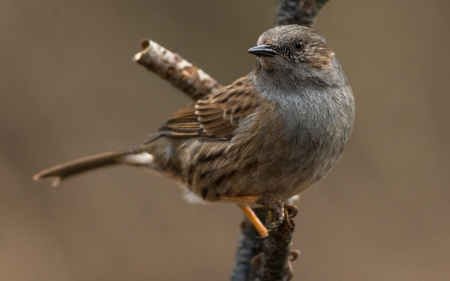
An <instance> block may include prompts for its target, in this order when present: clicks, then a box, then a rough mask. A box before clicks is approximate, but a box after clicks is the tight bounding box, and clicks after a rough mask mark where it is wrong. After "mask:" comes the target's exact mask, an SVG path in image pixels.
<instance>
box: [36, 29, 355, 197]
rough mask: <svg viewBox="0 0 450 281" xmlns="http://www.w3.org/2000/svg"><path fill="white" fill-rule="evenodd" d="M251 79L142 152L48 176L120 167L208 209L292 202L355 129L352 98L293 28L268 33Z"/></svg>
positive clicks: (313, 36)
mask: <svg viewBox="0 0 450 281" xmlns="http://www.w3.org/2000/svg"><path fill="white" fill-rule="evenodd" d="M249 52H250V53H252V54H255V55H256V56H257V65H256V69H255V71H253V72H251V73H250V74H248V75H247V76H245V77H242V78H240V79H238V80H236V81H235V82H234V83H232V84H231V85H229V86H226V87H223V88H222V89H220V90H218V91H217V92H215V93H214V94H211V95H208V96H206V97H204V98H202V99H200V100H198V101H197V102H196V103H193V104H191V105H188V106H187V107H185V108H183V109H181V110H179V111H178V112H176V113H175V114H174V115H173V117H172V118H170V119H169V120H168V121H167V122H166V123H165V124H164V125H163V126H162V127H161V128H160V129H159V131H158V133H157V135H156V136H155V137H153V138H152V139H150V140H147V141H145V142H144V143H143V144H141V145H138V146H135V147H130V148H126V149H121V150H117V151H113V152H106V153H103V154H99V155H95V156H90V157H86V158H82V159H80V160H75V161H73V162H69V163H66V164H62V165H59V166H56V167H54V168H50V169H48V170H45V171H43V172H40V173H38V174H37V175H35V177H34V179H36V180H39V179H43V178H56V179H57V180H58V181H60V180H63V179H65V178H68V177H71V176H73V175H76V174H78V173H81V172H84V171H87V170H91V169H95V168H99V167H103V166H107V165H112V164H118V163H125V164H130V165H135V166H146V167H150V168H152V169H154V170H157V171H159V172H160V173H161V174H163V175H166V176H168V177H171V178H173V179H175V180H177V181H179V182H181V183H183V184H184V185H185V186H186V188H187V191H188V193H190V194H194V195H195V196H197V197H200V198H203V199H204V200H207V201H216V200H220V198H221V197H235V196H241V195H269V196H274V197H277V198H281V199H284V200H285V199H288V198H290V197H292V196H294V195H296V194H298V193H299V192H301V191H303V190H305V189H307V188H308V187H310V186H312V185H313V184H314V183H316V182H317V181H318V180H320V179H322V178H323V177H324V175H325V174H326V172H327V171H329V170H330V169H331V168H332V167H333V165H334V164H335V163H336V162H337V161H338V159H339V158H340V156H341V154H342V152H343V149H344V147H345V145H346V143H347V141H348V138H349V135H350V132H351V130H352V126H353V118H354V117H353V115H354V113H353V112H354V104H353V96H352V93H351V89H350V86H349V84H348V82H347V79H346V77H345V75H344V73H343V72H342V69H341V67H340V65H339V63H338V61H337V60H336V58H335V56H334V53H333V51H331V49H330V48H329V47H328V45H327V43H326V41H325V40H324V39H323V38H322V37H321V36H320V35H318V34H317V33H316V32H315V31H313V30H312V29H309V28H306V27H301V26H297V25H289V26H281V27H276V28H273V29H271V30H268V31H266V32H265V33H263V34H262V35H261V37H260V38H259V40H258V45H257V47H254V48H252V49H250V50H249Z"/></svg>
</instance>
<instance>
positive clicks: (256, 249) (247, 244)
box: [230, 208, 266, 281]
mask: <svg viewBox="0 0 450 281" xmlns="http://www.w3.org/2000/svg"><path fill="white" fill-rule="evenodd" d="M253 211H254V212H255V214H256V215H257V216H258V218H259V219H260V220H261V221H264V220H265V217H266V209H265V208H255V209H253ZM264 240H265V239H262V238H258V232H257V231H256V229H255V228H254V227H253V225H252V224H251V222H250V221H249V220H248V219H247V218H245V219H244V221H243V222H242V224H241V238H240V239H239V243H238V250H237V253H236V259H235V260H234V266H233V271H232V272H231V278H230V280H231V281H247V280H250V279H249V278H250V276H251V273H252V271H253V267H252V263H251V261H252V260H253V258H254V257H255V256H258V255H260V254H261V253H262V250H263V244H264Z"/></svg>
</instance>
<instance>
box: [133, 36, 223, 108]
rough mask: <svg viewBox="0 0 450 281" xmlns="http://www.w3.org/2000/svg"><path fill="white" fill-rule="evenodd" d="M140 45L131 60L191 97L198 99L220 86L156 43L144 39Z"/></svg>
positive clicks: (202, 72) (199, 70) (196, 68)
mask: <svg viewBox="0 0 450 281" xmlns="http://www.w3.org/2000/svg"><path fill="white" fill-rule="evenodd" d="M141 46H142V51H141V52H139V53H137V54H136V55H135V56H134V57H133V61H135V62H137V63H139V64H140V65H143V66H145V67H146V68H147V69H148V70H150V71H153V72H154V73H156V74H158V75H159V76H161V77H162V78H164V79H166V80H167V81H169V82H170V83H171V84H172V85H174V86H175V87H177V88H178V89H179V90H181V91H182V92H184V93H185V94H187V95H188V96H189V97H191V98H192V99H194V100H198V99H200V98H202V97H203V96H205V95H208V94H210V93H213V92H214V91H215V90H217V89H219V88H220V87H222V86H221V85H220V84H219V83H218V82H217V81H216V80H214V79H213V78H211V76H209V75H208V74H206V73H205V72H204V71H203V70H201V69H200V68H198V67H196V66H195V65H193V64H192V63H190V62H188V61H187V60H185V59H183V58H182V57H181V56H180V55H178V54H176V53H173V52H171V51H169V50H167V49H166V48H164V47H163V46H161V45H159V44H158V43H156V42H154V41H152V40H149V39H145V40H143V41H142V43H141Z"/></svg>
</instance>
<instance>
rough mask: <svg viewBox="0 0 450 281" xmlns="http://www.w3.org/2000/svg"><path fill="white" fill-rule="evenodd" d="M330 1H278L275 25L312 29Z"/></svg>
mask: <svg viewBox="0 0 450 281" xmlns="http://www.w3.org/2000/svg"><path fill="white" fill-rule="evenodd" d="M327 2H328V0H278V3H277V15H276V19H275V25H276V26H280V25H287V24H298V25H303V26H307V27H312V25H313V24H314V20H315V19H316V17H317V15H318V13H319V11H320V9H321V8H322V7H323V5H325V3H327Z"/></svg>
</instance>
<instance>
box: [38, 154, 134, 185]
mask: <svg viewBox="0 0 450 281" xmlns="http://www.w3.org/2000/svg"><path fill="white" fill-rule="evenodd" d="M132 155H135V152H133V151H132V150H130V149H124V150H117V151H108V152H104V153H100V154H95V155H92V156H87V157H83V158H80V159H77V160H73V161H70V162H67V163H63V164H59V165H56V166H54V167H51V168H49V169H46V170H44V171H42V172H39V173H37V174H36V175H34V176H33V180H35V181H38V180H42V179H48V178H50V179H53V182H52V185H53V186H56V185H58V183H59V182H61V181H62V180H64V179H66V178H69V177H72V176H75V175H78V174H80V173H83V172H86V171H89V170H94V169H98V168H102V167H107V166H111V165H115V164H120V163H127V162H128V158H127V157H130V156H132ZM136 155H139V154H136ZM129 164H134V163H129Z"/></svg>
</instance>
